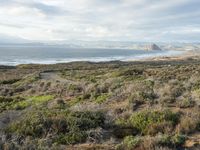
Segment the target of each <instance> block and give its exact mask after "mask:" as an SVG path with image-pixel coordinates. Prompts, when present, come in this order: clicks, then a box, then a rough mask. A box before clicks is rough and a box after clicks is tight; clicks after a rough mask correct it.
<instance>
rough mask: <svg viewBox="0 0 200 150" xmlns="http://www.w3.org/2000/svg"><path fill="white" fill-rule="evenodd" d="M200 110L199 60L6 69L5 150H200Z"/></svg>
mask: <svg viewBox="0 0 200 150" xmlns="http://www.w3.org/2000/svg"><path fill="white" fill-rule="evenodd" d="M199 110H200V61H199V60H182V61H167V62H163V61H161V62H154V61H152V62H118V61H114V62H101V63H91V62H73V63H67V64H54V65H19V66H16V67H6V66H5V67H2V69H0V149H6V150H15V149H16V150H18V149H33V150H34V149H63V150H64V149H80V150H82V149H83V150H84V149H108V150H109V149H110V150H114V149H117V150H132V149H136V150H149V149H154V150H159V149H164V150H165V149H166V150H173V149H191V150H193V149H199V148H200V134H199V133H200V111H199Z"/></svg>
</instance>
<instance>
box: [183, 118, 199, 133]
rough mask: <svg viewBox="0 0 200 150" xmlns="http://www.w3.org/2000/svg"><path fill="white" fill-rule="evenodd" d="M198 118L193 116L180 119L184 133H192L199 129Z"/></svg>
mask: <svg viewBox="0 0 200 150" xmlns="http://www.w3.org/2000/svg"><path fill="white" fill-rule="evenodd" d="M198 121H199V120H198V119H196V118H192V117H188V116H186V117H182V118H181V120H180V125H179V131H180V132H181V133H183V134H190V133H193V132H195V131H196V130H198Z"/></svg>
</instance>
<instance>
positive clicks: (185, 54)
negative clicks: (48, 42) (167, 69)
mask: <svg viewBox="0 0 200 150" xmlns="http://www.w3.org/2000/svg"><path fill="white" fill-rule="evenodd" d="M199 58H200V51H180V54H169V56H160V55H158V56H148V55H143V56H135V58H132V59H131V58H126V59H125V58H123V59H122V58H121V59H120V58H119V59H114V57H113V58H112V57H110V58H106V57H105V58H100V57H99V58H96V59H95V58H90V59H73V60H71V61H70V60H68V61H67V60H66V61H64V60H63V61H56V60H55V61H53V60H47V61H46V62H44V61H43V62H42V61H41V63H36V61H32V62H31V61H30V63H28V62H27V63H15V64H14V63H13V64H11V63H10V64H0V67H2V66H8V67H15V66H20V65H56V64H68V63H77V62H90V63H109V62H115V61H116V62H117V61H119V62H148V61H153V62H156V61H181V60H187V59H199ZM38 62H39V61H38Z"/></svg>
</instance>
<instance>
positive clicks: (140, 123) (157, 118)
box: [129, 110, 179, 134]
mask: <svg viewBox="0 0 200 150" xmlns="http://www.w3.org/2000/svg"><path fill="white" fill-rule="evenodd" d="M178 119H179V115H178V114H177V113H173V112H171V111H169V110H165V111H142V112H138V113H136V114H133V115H132V116H131V117H130V118H129V123H130V125H131V126H133V127H135V128H137V129H138V130H139V131H140V132H141V133H143V134H147V132H148V129H149V127H150V126H152V125H153V124H154V125H155V124H157V123H162V122H171V123H172V125H175V124H177V122H178Z"/></svg>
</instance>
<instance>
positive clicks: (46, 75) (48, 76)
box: [40, 72, 77, 84]
mask: <svg viewBox="0 0 200 150" xmlns="http://www.w3.org/2000/svg"><path fill="white" fill-rule="evenodd" d="M40 77H41V79H43V80H49V81H59V82H62V83H68V84H77V82H75V81H72V80H67V79H65V78H62V77H61V76H60V75H59V73H58V72H42V73H40Z"/></svg>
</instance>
